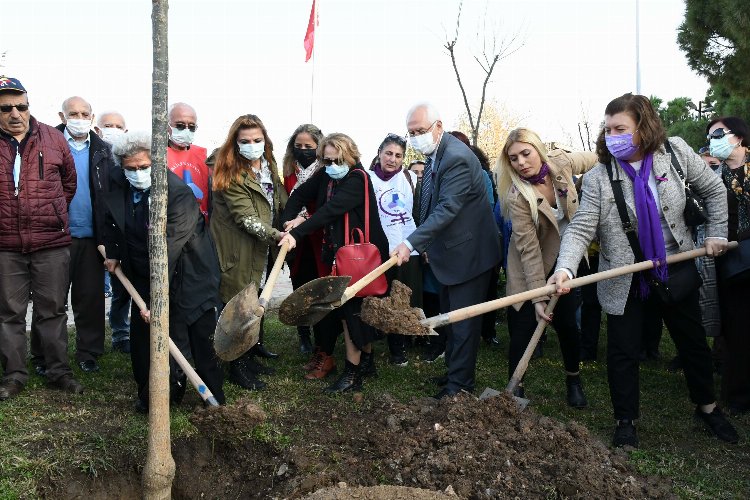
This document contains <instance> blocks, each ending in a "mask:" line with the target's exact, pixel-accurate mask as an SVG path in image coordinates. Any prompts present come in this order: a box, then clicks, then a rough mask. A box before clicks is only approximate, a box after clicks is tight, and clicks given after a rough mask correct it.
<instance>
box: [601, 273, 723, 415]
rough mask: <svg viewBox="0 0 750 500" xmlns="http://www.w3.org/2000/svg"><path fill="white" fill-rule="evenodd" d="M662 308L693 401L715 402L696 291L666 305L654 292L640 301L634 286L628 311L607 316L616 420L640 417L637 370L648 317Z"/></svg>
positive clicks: (612, 393) (609, 373)
mask: <svg viewBox="0 0 750 500" xmlns="http://www.w3.org/2000/svg"><path fill="white" fill-rule="evenodd" d="M636 286H637V285H636ZM659 311H660V312H661V315H662V318H663V319H664V323H665V324H666V326H667V330H668V331H669V334H670V335H671V337H672V340H673V341H674V343H675V346H676V347H677V352H678V354H679V356H680V359H681V360H682V365H683V369H684V373H685V380H686V382H687V386H688V391H689V392H690V400H691V401H692V402H693V403H695V404H696V405H705V404H710V403H713V402H714V401H716V396H715V395H714V389H713V373H712V362H711V350H710V349H709V348H708V344H707V343H706V334H705V331H704V329H703V323H702V322H701V312H700V307H699V306H698V289H695V290H694V291H693V292H691V293H690V294H689V295H688V296H687V297H686V298H685V299H683V300H682V301H680V302H678V303H674V304H666V303H664V302H662V301H661V300H660V299H659V298H658V296H657V295H656V294H655V293H651V294H650V295H649V297H648V298H647V299H645V300H643V299H640V298H638V297H637V296H636V293H635V291H634V289H633V287H631V289H630V293H629V295H628V301H627V303H626V305H625V312H624V314H623V315H622V316H617V315H613V314H608V315H607V378H608V380H609V391H610V397H611V398H612V408H613V409H614V416H615V419H617V420H622V419H631V420H632V419H636V418H638V416H639V405H640V399H639V396H640V395H639V374H638V369H639V354H640V352H641V340H642V335H643V328H644V319H645V318H646V317H648V316H650V315H653V314H655V313H656V312H659Z"/></svg>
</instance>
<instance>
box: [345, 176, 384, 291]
mask: <svg viewBox="0 0 750 500" xmlns="http://www.w3.org/2000/svg"><path fill="white" fill-rule="evenodd" d="M356 172H359V173H361V174H362V175H363V176H364V180H365V234H364V235H363V234H362V230H361V229H359V228H355V229H352V231H351V233H350V232H349V213H348V212H347V213H346V214H344V246H343V247H341V248H339V249H338V250H337V251H336V257H335V259H334V263H333V270H332V271H331V276H351V277H352V281H351V282H350V283H349V286H351V285H352V284H354V283H356V282H357V281H359V280H360V279H361V278H362V277H364V276H365V275H366V274H368V273H369V272H370V271H372V270H373V269H375V268H376V267H378V266H379V265H380V264H382V263H383V262H382V260H381V257H380V250H378V247H376V246H375V245H373V244H372V243H370V190H369V189H368V187H369V186H368V176H367V174H366V173H365V172H362V171H361V170H356ZM356 235H359V243H357V242H356V241H355V239H356V238H355V236H356ZM387 291H388V281H387V280H386V279H385V275H383V274H381V275H380V276H378V277H377V278H375V280H374V281H373V282H372V283H370V284H369V285H367V286H366V287H364V288H363V289H362V290H360V291H359V292H357V294H356V295H355V297H369V296H371V295H383V294H384V293H385V292H387Z"/></svg>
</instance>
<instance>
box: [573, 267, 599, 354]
mask: <svg viewBox="0 0 750 500" xmlns="http://www.w3.org/2000/svg"><path fill="white" fill-rule="evenodd" d="M598 269H599V254H596V255H592V256H590V257H589V263H588V264H586V259H583V260H581V265H580V266H579V267H578V276H579V277H582V276H587V275H589V274H593V273H595V272H597V270H598ZM601 326H602V306H601V305H600V304H599V297H597V295H596V283H592V284H590V285H585V286H582V287H581V354H582V355H584V356H585V357H587V358H589V359H596V355H597V352H598V350H599V331H600V329H601Z"/></svg>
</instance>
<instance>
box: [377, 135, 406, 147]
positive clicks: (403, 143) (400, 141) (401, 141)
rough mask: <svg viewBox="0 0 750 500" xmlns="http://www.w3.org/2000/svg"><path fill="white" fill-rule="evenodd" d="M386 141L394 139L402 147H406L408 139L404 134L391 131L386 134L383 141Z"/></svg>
mask: <svg viewBox="0 0 750 500" xmlns="http://www.w3.org/2000/svg"><path fill="white" fill-rule="evenodd" d="M386 141H393V142H395V143H396V144H398V145H399V146H401V147H406V139H404V138H403V137H402V136H400V135H398V134H393V133H391V134H388V135H386V136H385V140H384V141H383V142H386Z"/></svg>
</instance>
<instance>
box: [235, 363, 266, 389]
mask: <svg viewBox="0 0 750 500" xmlns="http://www.w3.org/2000/svg"><path fill="white" fill-rule="evenodd" d="M248 359H251V358H250V357H249V356H248V357H246V355H245V356H242V357H241V358H239V359H236V360H234V361H232V362H230V363H229V381H230V382H232V383H233V384H237V385H239V386H240V387H242V388H244V389H248V390H250V391H252V390H260V389H263V388H264V387H265V386H266V383H265V382H263V381H262V380H260V379H258V375H257V373H256V372H254V371H252V370H251V369H250V367H249V366H248V364H247V360H248Z"/></svg>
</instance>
